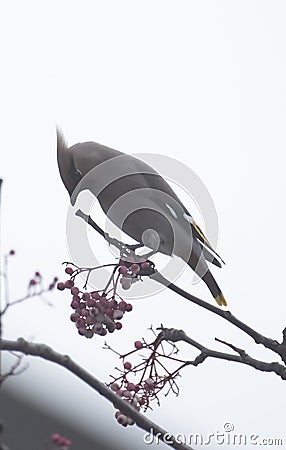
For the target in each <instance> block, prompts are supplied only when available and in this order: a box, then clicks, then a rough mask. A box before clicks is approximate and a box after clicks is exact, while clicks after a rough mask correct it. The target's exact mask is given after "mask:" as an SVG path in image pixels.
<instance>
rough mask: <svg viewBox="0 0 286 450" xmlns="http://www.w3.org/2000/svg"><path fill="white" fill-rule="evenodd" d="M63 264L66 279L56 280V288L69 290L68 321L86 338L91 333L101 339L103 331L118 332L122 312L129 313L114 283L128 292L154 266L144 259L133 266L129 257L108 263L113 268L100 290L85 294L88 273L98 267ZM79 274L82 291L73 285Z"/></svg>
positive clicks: (129, 307)
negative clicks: (69, 314) (105, 283)
mask: <svg viewBox="0 0 286 450" xmlns="http://www.w3.org/2000/svg"><path fill="white" fill-rule="evenodd" d="M64 264H67V267H66V269H65V272H66V273H67V274H68V275H69V276H70V278H69V279H68V280H66V281H65V282H63V281H60V282H59V283H58V284H57V288H58V289H59V290H60V291H63V290H65V289H68V290H70V293H71V295H72V302H71V307H72V309H73V310H74V311H73V313H72V314H71V316H70V319H71V321H72V322H74V323H75V325H76V327H77V329H78V333H79V334H80V335H81V336H85V337H87V338H92V337H93V336H94V335H95V334H97V335H100V336H105V335H106V334H107V332H109V333H113V332H114V331H115V330H121V328H122V322H121V319H122V318H123V316H124V314H125V312H129V311H132V305H131V304H130V303H126V302H125V301H124V300H123V299H122V298H121V296H120V295H119V294H118V292H117V290H118V283H120V284H121V287H122V289H124V290H126V289H129V288H130V287H131V285H132V283H134V282H136V281H138V280H140V279H141V276H143V275H150V274H151V273H153V272H152V271H153V267H154V265H153V263H151V262H149V261H145V260H142V261H140V262H139V263H138V264H137V263H135V262H134V259H133V258H132V257H130V258H129V259H125V260H123V259H121V260H120V261H119V263H118V264H108V266H113V267H114V269H113V272H112V274H111V277H110V279H109V281H108V283H107V286H105V288H104V289H103V290H97V291H92V292H87V291H86V286H87V282H88V279H89V276H90V273H91V272H92V271H93V270H96V269H100V268H101V267H102V266H97V267H92V268H84V267H78V266H76V265H75V264H72V263H64ZM72 266H73V267H72ZM82 273H86V280H85V284H84V286H83V289H84V291H81V290H80V288H79V287H78V286H75V278H76V277H77V275H79V274H82Z"/></svg>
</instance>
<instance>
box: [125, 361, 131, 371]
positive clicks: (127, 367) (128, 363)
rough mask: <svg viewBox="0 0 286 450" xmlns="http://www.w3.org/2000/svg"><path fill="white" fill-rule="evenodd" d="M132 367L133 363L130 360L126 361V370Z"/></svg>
mask: <svg viewBox="0 0 286 450" xmlns="http://www.w3.org/2000/svg"><path fill="white" fill-rule="evenodd" d="M131 367H132V365H131V363H130V362H128V361H126V362H125V363H124V369H126V370H130V369H131Z"/></svg>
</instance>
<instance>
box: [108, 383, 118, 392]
mask: <svg viewBox="0 0 286 450" xmlns="http://www.w3.org/2000/svg"><path fill="white" fill-rule="evenodd" d="M110 388H111V389H112V391H114V392H116V391H118V390H119V389H120V388H119V384H118V383H112V384H111V385H110Z"/></svg>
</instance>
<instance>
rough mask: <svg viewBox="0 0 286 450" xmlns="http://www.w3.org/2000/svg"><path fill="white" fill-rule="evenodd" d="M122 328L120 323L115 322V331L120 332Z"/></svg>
mask: <svg viewBox="0 0 286 450" xmlns="http://www.w3.org/2000/svg"><path fill="white" fill-rule="evenodd" d="M121 328H122V323H121V322H117V323H116V330H121Z"/></svg>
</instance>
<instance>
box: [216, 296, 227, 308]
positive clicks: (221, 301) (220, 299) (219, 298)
mask: <svg viewBox="0 0 286 450" xmlns="http://www.w3.org/2000/svg"><path fill="white" fill-rule="evenodd" d="M215 301H216V302H217V304H218V305H219V306H227V302H226V299H225V298H224V295H223V294H220V295H218V296H217V297H215Z"/></svg>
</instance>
